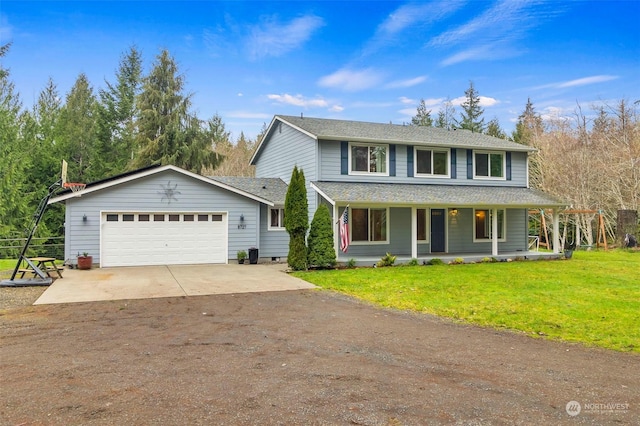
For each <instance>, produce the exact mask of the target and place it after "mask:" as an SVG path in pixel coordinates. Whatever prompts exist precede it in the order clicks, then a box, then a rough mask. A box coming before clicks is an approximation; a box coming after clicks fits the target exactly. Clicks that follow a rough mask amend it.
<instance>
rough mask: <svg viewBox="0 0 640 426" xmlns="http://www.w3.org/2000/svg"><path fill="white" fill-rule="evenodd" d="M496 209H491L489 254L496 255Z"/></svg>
mask: <svg viewBox="0 0 640 426" xmlns="http://www.w3.org/2000/svg"><path fill="white" fill-rule="evenodd" d="M498 234H499V232H498V209H497V208H494V209H492V210H491V255H492V256H497V255H498Z"/></svg>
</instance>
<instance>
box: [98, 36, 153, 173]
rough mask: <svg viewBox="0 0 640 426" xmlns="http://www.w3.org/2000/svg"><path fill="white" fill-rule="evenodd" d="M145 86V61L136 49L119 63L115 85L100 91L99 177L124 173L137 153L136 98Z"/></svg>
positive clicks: (108, 84)
mask: <svg viewBox="0 0 640 426" xmlns="http://www.w3.org/2000/svg"><path fill="white" fill-rule="evenodd" d="M141 84H142V58H141V55H140V53H139V52H138V50H137V49H136V48H135V47H131V48H130V49H129V52H128V53H127V54H125V55H123V57H122V58H121V59H120V65H119V67H118V70H117V71H116V83H115V84H112V83H109V82H108V81H107V82H106V85H107V88H106V89H102V90H100V103H99V105H98V106H99V108H98V129H99V141H98V146H97V155H98V156H99V157H100V162H99V164H96V174H97V175H98V176H100V177H106V176H110V175H115V174H119V173H122V172H124V171H125V170H126V168H127V165H128V164H129V162H131V160H132V158H133V156H134V153H135V151H136V146H135V120H136V117H137V115H138V110H137V108H136V96H137V95H138V94H139V92H140V87H141Z"/></svg>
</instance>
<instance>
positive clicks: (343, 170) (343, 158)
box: [340, 142, 349, 175]
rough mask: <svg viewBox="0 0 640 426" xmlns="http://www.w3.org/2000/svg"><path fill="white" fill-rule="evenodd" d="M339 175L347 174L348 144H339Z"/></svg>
mask: <svg viewBox="0 0 640 426" xmlns="http://www.w3.org/2000/svg"><path fill="white" fill-rule="evenodd" d="M340 174H342V175H348V174H349V142H340Z"/></svg>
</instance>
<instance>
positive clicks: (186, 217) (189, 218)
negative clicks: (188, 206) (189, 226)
mask: <svg viewBox="0 0 640 426" xmlns="http://www.w3.org/2000/svg"><path fill="white" fill-rule="evenodd" d="M184 221H185V222H193V215H192V214H185V215H184Z"/></svg>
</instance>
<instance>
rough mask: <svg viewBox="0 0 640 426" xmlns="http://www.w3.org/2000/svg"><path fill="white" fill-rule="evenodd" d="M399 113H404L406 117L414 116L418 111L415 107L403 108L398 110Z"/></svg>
mask: <svg viewBox="0 0 640 426" xmlns="http://www.w3.org/2000/svg"><path fill="white" fill-rule="evenodd" d="M398 112H399V113H400V114H402V115H405V116H407V117H414V116H415V115H416V114H417V113H418V109H417V108H403V109H401V110H400V111H398Z"/></svg>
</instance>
